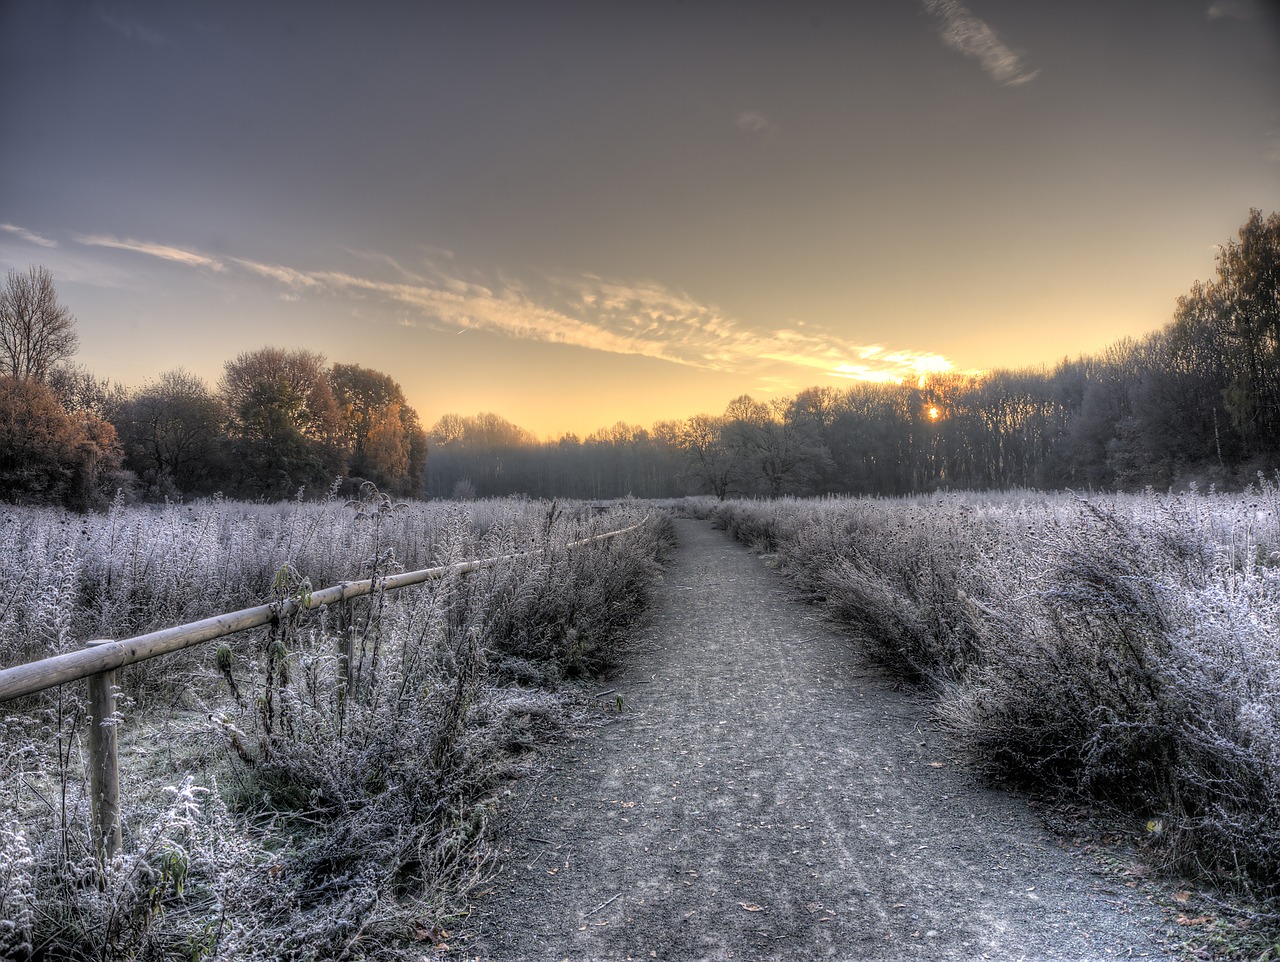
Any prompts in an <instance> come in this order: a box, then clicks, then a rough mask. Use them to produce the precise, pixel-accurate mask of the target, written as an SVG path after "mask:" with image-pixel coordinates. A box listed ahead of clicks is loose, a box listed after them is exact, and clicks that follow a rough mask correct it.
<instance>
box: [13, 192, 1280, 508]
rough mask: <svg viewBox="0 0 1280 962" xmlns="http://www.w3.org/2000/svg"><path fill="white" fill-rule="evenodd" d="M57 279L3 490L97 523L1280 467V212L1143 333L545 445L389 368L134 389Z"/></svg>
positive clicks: (17, 293)
mask: <svg viewBox="0 0 1280 962" xmlns="http://www.w3.org/2000/svg"><path fill="white" fill-rule="evenodd" d="M75 348H76V338H75V332H74V318H71V316H70V315H69V313H68V312H67V311H66V310H65V308H62V307H61V306H60V305H58V303H57V299H56V293H55V291H54V289H53V284H52V279H51V277H50V276H49V274H48V271H46V270H44V269H43V268H38V267H33V268H31V269H30V270H29V271H28V272H27V273H26V274H21V273H17V272H11V273H10V274H9V278H8V284H7V286H6V287H5V288H4V290H2V291H0V370H2V371H3V374H0V498H2V499H4V500H8V501H25V502H30V503H62V504H67V505H69V506H71V507H75V508H79V509H84V508H90V507H94V506H96V505H100V504H102V503H103V501H104V500H105V499H108V498H110V497H112V496H113V495H114V494H115V493H116V492H119V491H123V492H125V493H126V494H129V495H131V496H136V497H141V498H147V499H160V498H165V497H177V496H188V497H191V496H201V495H208V494H213V493H215V492H222V493H225V494H228V495H233V496H238V497H250V498H266V499H278V498H285V497H293V496H296V495H297V494H298V493H299V491H302V492H303V493H304V494H307V495H310V496H318V495H321V494H323V493H324V492H326V491H328V490H329V489H330V488H331V487H332V486H334V485H335V484H339V483H340V481H339V479H342V478H346V479H357V480H371V481H374V482H375V483H376V484H377V485H378V486H379V487H380V488H381V489H383V490H386V491H388V492H392V493H395V494H399V495H408V496H420V497H447V498H472V497H497V496H506V495H512V494H524V495H528V496H532V497H546V498H551V497H574V498H586V499H591V498H612V497H619V496H624V495H634V496H636V497H656V498H663V497H675V496H680V495H684V494H694V493H710V494H713V495H716V496H718V497H720V498H724V497H728V496H730V495H767V496H778V495H782V494H798V495H806V494H829V493H842V494H866V495H898V494H906V493H911V492H921V491H931V490H937V489H941V488H952V489H959V488H973V489H986V488H1010V487H1035V488H1064V487H1072V488H1094V489H1134V488H1143V487H1147V486H1152V487H1156V488H1160V489H1163V488H1168V487H1170V486H1178V485H1185V484H1190V483H1193V482H1194V483H1201V484H1218V485H1222V486H1238V485H1242V484H1245V483H1248V482H1249V481H1250V480H1252V479H1253V478H1254V477H1255V476H1256V473H1257V472H1258V471H1273V470H1275V469H1276V468H1277V467H1280V213H1273V214H1271V215H1270V216H1269V217H1266V218H1264V217H1263V216H1262V214H1261V212H1260V211H1257V210H1254V211H1251V212H1250V215H1249V218H1248V220H1247V221H1246V222H1245V224H1244V226H1242V227H1241V228H1240V231H1239V233H1238V236H1237V237H1236V238H1234V239H1232V240H1231V241H1229V242H1228V243H1227V244H1226V245H1225V246H1223V247H1222V248H1221V250H1220V252H1219V255H1218V259H1217V277H1216V279H1214V280H1212V281H1208V282H1201V283H1197V284H1195V285H1194V286H1193V287H1192V289H1191V291H1190V292H1189V293H1188V294H1186V295H1185V296H1183V297H1181V298H1180V299H1179V300H1178V302H1177V306H1176V309H1175V311H1174V315H1173V319H1172V321H1171V322H1170V323H1169V324H1168V325H1167V326H1166V327H1164V328H1163V329H1161V330H1159V331H1156V332H1153V333H1152V334H1149V335H1147V336H1146V337H1144V338H1141V339H1130V340H1123V341H1120V342H1117V343H1115V344H1113V345H1111V346H1110V347H1109V348H1107V349H1106V350H1105V351H1103V352H1101V353H1100V354H1097V355H1093V356H1088V357H1080V358H1077V359H1075V360H1064V361H1062V362H1061V363H1059V364H1057V365H1056V366H1054V367H1052V368H1042V369H1034V370H1021V371H1016V370H998V371H992V372H989V373H987V374H984V375H981V376H967V375H942V376H937V375H934V376H930V377H929V378H928V379H927V380H925V381H922V382H920V383H917V384H902V385H894V384H888V385H885V384H871V383H863V382H855V383H853V384H851V385H850V386H848V387H845V388H843V389H837V388H831V387H814V388H809V389H806V390H803V391H800V392H799V393H797V394H795V395H794V396H791V397H785V398H775V399H772V400H770V401H768V402H765V401H759V400H756V399H754V398H752V397H750V396H748V395H743V396H741V397H738V398H736V399H734V400H733V401H732V402H730V403H729V405H728V406H727V407H726V409H725V410H724V411H723V412H722V413H720V414H700V415H695V416H692V417H688V418H685V419H682V420H672V421H663V422H659V423H657V424H654V425H653V426H652V427H650V428H647V429H646V428H643V427H639V426H635V425H629V424H625V423H618V424H616V425H614V426H613V427H610V428H603V429H601V430H599V431H597V432H595V433H593V434H591V435H589V436H587V437H586V438H579V437H577V436H576V435H573V434H566V435H564V436H562V437H560V438H559V439H557V440H555V441H548V442H540V441H539V440H538V439H537V438H535V437H534V436H533V435H532V434H530V433H529V432H528V431H525V430H524V429H522V428H520V427H518V426H517V425H515V424H512V423H511V422H509V421H507V420H506V419H504V418H502V417H500V416H498V415H495V414H480V415H474V416H464V415H459V414H446V415H444V416H442V417H440V418H439V420H437V421H436V422H435V423H434V424H433V425H432V426H431V427H430V428H429V429H424V428H423V426H422V425H421V423H420V421H419V418H418V414H417V412H415V411H414V410H413V408H412V407H410V406H409V404H408V403H407V402H406V400H405V396H404V392H403V391H402V390H401V388H400V385H398V384H397V383H396V382H395V381H394V380H393V379H392V378H391V377H389V376H388V375H386V374H383V373H381V372H378V371H374V370H370V369H367V368H362V367H360V366H358V365H354V364H340V363H334V364H329V363H328V362H327V361H326V359H325V358H324V357H322V356H321V355H319V354H315V353H312V352H308V351H298V350H285V349H281V348H272V347H267V348H262V349H260V350H257V351H252V352H248V353H245V354H241V355H240V356H239V357H237V358H234V359H232V360H230V361H228V362H227V363H226V365H225V367H224V371H223V376H222V378H221V380H220V381H219V383H218V385H217V386H216V387H214V388H211V387H209V386H208V385H207V384H206V383H205V382H204V381H203V380H201V379H200V378H198V377H195V376H194V375H192V374H190V373H187V372H185V371H182V370H177V371H171V372H168V373H165V374H162V375H161V376H160V377H159V378H158V379H157V380H156V381H155V382H154V383H151V384H148V385H145V386H144V387H142V388H139V389H136V390H132V391H129V390H125V389H123V388H120V387H118V386H114V387H113V386H111V385H110V384H108V383H106V382H103V381H99V380H98V379H97V378H96V377H94V376H93V375H92V374H90V373H89V372H87V371H84V370H83V369H80V368H78V367H75V366H73V365H71V364H70V363H69V359H70V358H71V356H72V355H73V354H74V352H75Z"/></svg>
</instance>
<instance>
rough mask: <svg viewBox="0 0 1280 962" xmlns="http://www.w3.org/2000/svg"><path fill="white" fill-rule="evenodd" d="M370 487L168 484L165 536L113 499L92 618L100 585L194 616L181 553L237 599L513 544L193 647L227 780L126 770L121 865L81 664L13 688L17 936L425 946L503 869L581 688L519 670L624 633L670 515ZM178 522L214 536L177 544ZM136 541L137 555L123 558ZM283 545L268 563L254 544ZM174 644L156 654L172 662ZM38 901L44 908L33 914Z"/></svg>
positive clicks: (0, 749)
mask: <svg viewBox="0 0 1280 962" xmlns="http://www.w3.org/2000/svg"><path fill="white" fill-rule="evenodd" d="M367 494H368V496H367V497H365V498H363V499H362V500H360V501H359V502H357V503H351V504H347V505H327V506H326V505H321V506H316V505H302V506H285V507H275V506H264V505H251V506H245V505H225V504H223V505H220V506H218V505H214V504H212V503H211V504H210V505H200V506H196V507H195V509H194V512H195V513H194V514H193V516H192V517H191V518H184V517H183V516H182V515H181V514H179V515H177V516H176V517H175V516H173V515H170V514H166V512H172V511H180V510H182V509H179V508H174V507H170V508H166V509H165V510H164V511H161V512H157V513H156V514H155V515H154V517H158V518H159V519H160V522H159V523H157V524H155V526H154V527H155V530H153V531H151V532H150V537H151V540H150V541H146V540H145V532H144V530H143V528H144V527H145V526H144V525H143V524H142V523H141V520H140V519H139V518H138V517H135V516H134V515H132V514H130V513H129V511H126V510H124V509H118V510H116V511H113V513H112V514H111V515H110V516H108V517H107V518H106V519H104V520H103V527H102V529H101V530H99V531H97V533H96V535H95V537H96V538H98V539H99V542H98V543H100V544H102V545H114V547H112V548H111V550H110V551H107V550H105V548H104V550H103V552H102V553H101V554H99V555H97V556H92V555H90V556H86V557H85V558H84V560H83V561H82V563H81V564H80V566H79V568H78V569H77V571H78V574H79V577H80V581H79V583H78V587H79V588H83V586H84V584H85V583H86V582H85V580H84V578H85V576H84V571H85V569H86V568H92V567H93V566H94V565H97V566H98V568H97V569H96V570H97V571H98V580H97V581H94V582H92V584H94V585H96V586H97V588H96V589H95V590H96V591H97V592H98V593H97V594H96V595H94V597H95V598H96V599H97V600H98V602H99V604H98V607H97V608H96V609H95V616H97V617H101V616H102V613H103V612H105V611H107V610H108V608H111V610H113V611H115V612H116V615H118V616H121V617H124V616H123V615H121V612H126V611H133V612H134V613H135V614H136V613H137V612H139V611H145V612H147V613H148V614H147V615H146V617H148V618H150V617H158V615H157V614H156V613H157V612H161V611H166V612H168V614H169V615H171V616H173V615H176V613H177V612H179V611H181V612H183V615H182V617H190V616H191V614H192V612H191V609H189V608H184V607H182V606H183V605H184V604H186V602H185V601H183V599H182V598H181V597H180V596H179V593H178V591H177V585H178V584H179V583H180V580H181V579H179V578H178V577H177V576H176V575H175V576H173V577H172V578H171V577H170V576H169V575H167V574H163V570H164V569H166V568H167V567H176V568H181V567H182V566H184V565H187V566H189V567H188V568H187V569H186V570H187V571H188V572H189V574H190V577H192V578H201V579H210V581H211V584H210V590H211V591H212V592H213V593H214V594H215V595H217V592H218V591H223V592H225V593H224V594H222V595H220V597H223V598H224V599H226V598H230V597H235V596H237V595H238V593H240V592H244V591H247V590H248V588H247V587H246V586H248V585H250V584H253V585H257V586H258V587H257V588H255V589H254V590H260V592H261V593H260V594H258V595H257V596H256V597H254V598H252V599H251V601H252V602H253V603H261V602H266V601H272V600H277V601H278V600H280V599H283V598H286V597H295V598H296V597H298V596H299V595H304V594H305V593H306V592H307V590H309V588H310V587H320V586H323V585H325V584H327V583H332V582H335V581H339V580H343V579H344V578H347V579H351V578H356V577H361V578H367V577H370V576H375V577H381V576H385V575H387V574H390V573H393V572H395V571H398V570H401V569H405V568H410V567H425V566H427V565H431V564H437V563H451V562H455V561H463V560H470V559H473V558H477V557H494V556H502V557H503V559H504V560H502V561H501V562H499V563H498V564H496V565H494V566H492V567H488V568H484V569H481V570H479V571H476V572H474V573H470V574H467V575H462V574H460V573H458V572H452V573H450V574H449V575H447V576H446V577H445V578H443V579H441V580H439V581H435V582H429V583H427V584H425V585H422V586H419V587H414V588H407V589H404V590H401V591H396V592H382V591H379V592H375V594H374V595H373V596H371V597H369V598H365V599H359V600H356V601H353V602H348V603H344V604H340V605H332V606H329V607H328V608H324V609H317V610H314V611H301V610H296V611H295V612H294V613H293V615H291V616H290V617H287V618H286V617H282V618H280V619H278V620H277V622H276V623H275V624H273V625H272V626H271V627H270V628H269V629H266V630H262V631H259V632H254V633H248V634H246V635H245V636H243V637H242V638H241V639H240V640H238V641H237V642H235V643H234V644H219V645H216V646H210V650H207V651H205V652H203V654H202V655H199V656H196V655H192V656H190V657H191V663H192V664H194V665H198V666H200V668H201V672H202V676H203V677H202V690H201V695H200V697H201V698H203V699H204V700H205V702H206V706H205V707H204V708H202V709H201V710H200V712H199V713H192V715H191V717H194V718H198V719H201V721H199V722H195V721H188V722H187V724H188V726H190V725H195V724H198V725H201V726H203V730H202V731H200V732H198V733H196V734H194V736H193V737H194V740H195V741H198V742H200V745H199V746H196V745H193V746H191V748H192V749H196V748H198V750H193V751H190V752H189V753H187V754H183V755H182V757H183V758H184V759H185V758H188V757H190V758H193V759H195V760H197V761H199V760H200V759H201V758H203V759H205V760H207V761H211V762H212V763H213V764H214V765H215V766H216V769H217V775H216V779H215V777H214V772H213V771H212V770H210V769H206V768H197V769H193V770H192V771H191V772H184V773H179V774H181V775H182V776H183V777H182V778H180V779H179V781H178V783H177V787H175V788H174V789H172V790H170V791H169V792H168V793H167V795H168V796H169V797H168V798H166V799H165V800H164V803H163V804H159V799H158V796H157V794H156V789H154V788H152V789H151V790H150V791H146V792H143V793H141V794H139V793H137V792H135V793H133V794H130V793H126V794H125V813H124V819H123V821H124V837H125V845H124V849H123V851H122V852H121V853H120V854H119V855H118V856H117V857H116V858H114V859H112V860H108V861H107V862H106V863H105V864H104V863H103V862H102V861H101V860H100V859H99V858H98V857H97V855H96V852H95V849H94V845H93V842H92V839H91V836H90V831H89V823H90V811H89V809H90V806H89V804H88V793H87V786H86V785H85V784H84V777H83V772H84V770H85V764H84V759H83V758H82V757H81V755H80V752H81V745H82V741H81V737H82V734H83V727H84V723H85V722H84V712H83V708H82V706H81V705H80V704H79V703H78V702H77V701H76V698H75V696H74V690H73V686H67V687H66V688H65V689H64V690H62V691H60V692H59V693H58V694H57V696H56V697H54V696H51V697H50V698H49V699H46V700H45V701H41V702H37V703H36V704H35V705H34V706H32V705H26V706H24V707H23V710H22V711H21V712H16V713H13V714H5V713H3V712H2V711H0V722H3V723H4V725H3V731H0V760H3V759H8V760H7V761H5V762H4V768H3V770H0V776H3V777H0V828H3V829H5V830H6V831H8V832H10V833H11V836H12V837H10V836H9V835H0V850H2V851H0V858H3V859H5V861H4V862H3V863H0V876H2V874H3V873H4V872H6V871H7V869H6V866H12V867H13V868H12V870H11V871H9V875H8V876H6V877H10V878H12V879H13V880H14V882H13V885H12V886H11V887H12V889H13V893H14V894H12V895H10V894H9V891H8V888H6V890H5V891H6V894H5V896H4V901H2V902H0V906H2V907H3V909H4V914H5V916H6V918H8V919H9V924H8V925H7V927H6V926H5V925H3V924H0V937H5V938H10V940H11V941H15V944H19V945H21V944H25V943H21V942H17V941H16V940H19V939H25V940H27V941H32V942H33V944H39V945H43V946H45V949H44V951H46V953H48V954H49V957H58V958H68V959H80V958H86V959H87V958H95V959H105V960H114V959H125V958H130V959H152V958H154V959H160V958H166V959H167V958H173V957H181V958H193V959H213V958H226V959H268V958H269V959H299V960H301V959H324V958H344V957H356V956H360V955H362V954H364V953H366V952H372V951H374V950H376V951H377V952H378V953H380V954H381V955H382V956H383V957H386V958H393V957H401V955H405V957H413V958H416V957H419V956H420V954H421V953H420V952H418V953H416V954H414V953H412V952H409V951H408V947H410V946H412V945H413V944H414V943H413V941H412V940H413V936H414V934H415V925H416V924H417V923H420V922H421V920H422V919H424V918H436V917H439V916H441V915H442V914H445V913H447V912H448V911H450V909H451V906H453V905H454V903H455V900H456V898H457V897H458V894H459V893H462V892H465V891H466V890H467V889H468V888H469V887H470V886H472V885H474V884H476V883H477V882H478V881H479V880H480V879H482V878H484V877H485V874H486V872H487V871H488V870H489V868H490V862H491V855H492V853H491V851H490V849H489V848H488V839H487V829H488V824H489V818H490V814H491V811H492V808H493V803H492V801H491V799H490V797H489V796H490V793H491V792H492V791H493V790H494V789H495V788H496V787H497V786H498V784H499V783H500V781H501V780H502V779H504V778H507V777H511V776H512V775H513V774H517V773H519V772H520V771H521V770H522V768H523V766H524V764H525V753H526V752H527V751H528V749H529V748H530V747H532V746H534V745H535V744H537V743H538V741H539V740H540V739H542V738H545V737H546V736H547V735H549V734H551V733H553V732H554V731H555V730H556V729H557V728H558V727H559V725H561V724H562V722H563V720H564V718H565V717H566V715H567V714H568V713H569V712H571V711H573V710H575V709H574V708H573V706H574V704H575V702H574V697H573V696H572V694H570V693H562V692H557V691H555V690H553V689H551V688H546V689H530V688H528V687H526V686H525V685H526V684H527V683H534V684H544V685H553V684H554V683H555V681H557V680H558V679H562V678H564V677H566V676H569V675H573V674H575V673H578V672H581V671H585V670H589V669H590V668H591V667H593V666H598V665H601V664H605V663H607V662H608V661H609V660H610V658H612V657H613V655H612V649H613V647H614V646H615V645H616V643H617V642H618V640H619V639H620V637H621V634H622V631H623V629H624V628H625V627H626V625H628V624H629V623H630V622H632V621H633V620H634V619H635V618H636V617H637V616H638V615H639V614H640V612H641V611H642V610H643V607H644V605H645V604H646V602H647V599H648V595H649V591H650V582H651V581H652V579H653V578H654V577H655V575H656V570H657V569H656V562H657V560H658V559H659V558H660V557H661V555H662V553H663V552H664V550H665V548H666V545H667V544H668V543H669V539H670V535H671V530H670V522H669V521H667V520H666V519H665V518H661V517H654V518H652V519H650V520H649V522H648V523H647V524H645V525H643V526H642V527H640V528H638V529H637V530H635V531H631V532H628V533H626V534H624V535H621V536H619V537H618V538H615V539H611V540H608V541H597V542H591V543H586V544H576V543H577V542H581V541H582V540H583V539H585V538H589V537H590V536H592V535H594V534H598V533H602V532H605V531H610V530H615V529H618V528H623V527H627V526H629V525H632V524H637V523H639V522H641V521H642V520H644V519H645V517H646V509H645V507H644V506H643V505H639V504H635V503H623V504H620V505H618V506H616V507H615V508H614V509H613V510H611V511H609V512H608V513H607V514H605V515H604V516H597V515H596V514H595V513H594V512H590V511H584V510H579V509H578V506H575V505H568V506H564V507H557V506H548V505H546V504H538V503H535V502H528V501H520V502H517V501H507V502H472V503H468V504H466V505H432V506H430V510H429V511H427V510H424V508H423V506H413V507H406V508H397V507H396V506H395V505H394V504H392V503H390V502H389V501H384V500H383V499H381V497H380V496H379V495H377V493H376V492H367ZM295 507H297V508H299V509H301V510H299V511H295V510H294V508H295ZM219 512H221V513H219ZM359 515H364V517H363V518H361V517H359ZM15 523H17V522H15ZM23 523H24V524H29V525H30V526H31V530H32V532H33V533H34V532H36V531H41V530H43V531H48V530H49V529H48V528H47V527H45V528H41V527H40V526H39V525H38V524H35V523H34V522H32V521H31V519H30V517H27V518H25V519H24V520H23ZM113 525H114V527H113ZM59 528H60V521H58V520H56V519H55V521H54V531H55V533H56V532H57V531H58V530H59ZM263 530H267V531H269V532H271V536H270V537H269V538H266V537H260V535H261V533H262V531H263ZM183 532H186V533H187V534H188V535H190V536H191V539H192V542H193V543H196V544H199V545H203V548H202V549H201V550H203V551H204V552H205V557H204V558H202V559H199V560H198V561H197V560H193V559H189V558H186V557H183V558H176V557H174V554H175V552H177V551H178V549H179V546H180V544H181V543H182V541H181V535H182V533H183ZM255 532H256V534H255ZM2 536H3V535H0V537H2ZM67 537H70V536H65V535H59V536H56V537H52V538H49V539H47V540H48V543H49V544H50V545H54V546H56V545H58V544H59V543H62V544H64V545H65V543H66V539H67ZM224 537H227V538H230V539H231V540H232V541H235V542H238V543H241V544H244V545H245V546H246V557H241V558H236V557H233V556H232V553H231V551H230V549H229V548H227V547H226V546H225V545H224V544H223V538H224ZM60 538H61V539H62V540H61V541H60V540H59V539H60ZM166 539H170V540H166ZM201 539H204V540H201ZM313 542H324V543H323V544H313ZM121 545H128V546H129V547H127V548H124V547H121ZM335 545H337V546H338V547H335ZM342 551H345V552H348V553H349V557H346V558H341V557H340V554H341V552H342ZM131 552H141V556H140V557H139V558H138V559H136V560H133V561H131V560H130V559H129V558H128V554H129V553H131ZM53 554H54V556H55V557H56V555H57V552H56V551H54V552H53ZM282 558H283V559H285V560H284V561H283V562H281V559H282ZM406 558H411V559H413V560H412V561H406V560H405V559H406ZM110 559H115V560H116V561H118V562H119V564H118V565H117V566H115V567H111V566H108V565H107V562H108V561H109V560H110ZM251 559H256V560H251ZM277 563H279V567H278V568H276V569H275V570H271V569H270V567H267V568H266V574H267V575H268V577H265V578H264V579H261V580H259V579H260V576H261V575H262V574H263V572H262V571H261V570H260V567H259V566H270V565H276V564H277ZM217 579H222V582H223V584H221V585H213V584H212V582H213V581H216V580H217ZM237 579H240V580H239V581H237ZM46 583H47V584H51V583H52V581H47V582H46ZM64 583H69V582H67V579H65V578H64ZM166 585H167V586H168V587H166ZM144 586H145V588H144ZM126 589H127V590H126ZM50 590H52V589H50ZM46 596H49V595H48V592H46ZM166 599H167V600H166ZM112 606H115V607H112ZM60 611H61V609H60ZM200 613H204V612H200ZM63 617H64V618H65V617H66V616H65V614H64V615H63ZM74 617H75V612H74V611H73V612H72V618H73V619H74ZM125 620H126V621H127V618H126V619H125ZM177 657H178V658H181V657H183V656H177ZM197 658H199V659H200V660H199V661H197V660H196V659H197ZM173 661H175V658H174V657H165V658H162V659H157V660H156V661H155V662H153V664H154V665H156V666H157V668H156V670H157V671H165V672H169V673H170V674H171V673H172V668H170V667H168V664H167V663H172V662H173ZM508 666H509V667H508ZM126 691H128V687H127V686H126ZM155 710H156V706H155V705H154V704H152V703H151V702H148V701H146V700H143V701H137V700H134V701H130V700H128V699H126V702H125V709H124V715H125V719H124V726H125V729H126V730H128V729H130V728H135V727H145V726H146V724H147V721H148V717H149V715H150V714H151V713H153V712H155ZM205 719H207V721H205ZM124 762H125V764H126V765H127V764H128V763H129V758H128V756H127V755H126V756H125V757H124ZM186 776H191V777H186ZM46 801H47V802H49V804H46V803H45V802H46ZM21 839H25V840H26V842H27V844H28V845H29V847H30V857H29V858H27V857H26V856H23V854H22V852H21V850H20V849H21V845H20V844H19V841H16V840H21ZM24 866H28V867H27V868H24ZM24 879H26V880H29V883H30V884H29V890H30V893H31V895H30V897H29V898H28V897H27V896H25V895H23V894H22V893H23V892H27V891H28V889H27V888H23V887H22V884H25V883H23V880H24ZM24 899H25V901H24ZM23 905H31V906H33V908H32V913H31V914H30V916H29V917H28V916H24V915H22V912H21V907H22V906H23ZM0 922H2V920H0ZM3 944H4V943H0V945H3ZM397 945H403V946H405V947H406V948H405V953H401V954H397V953H398V952H399V950H398V949H396V948H395V946H397ZM419 948H420V946H419Z"/></svg>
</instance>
